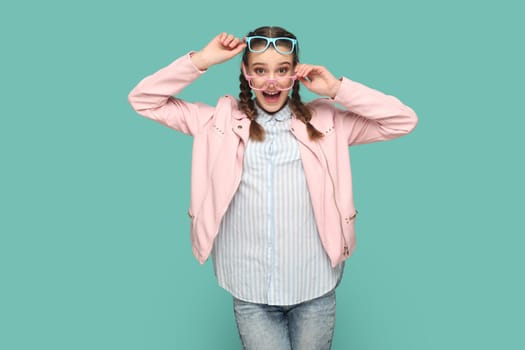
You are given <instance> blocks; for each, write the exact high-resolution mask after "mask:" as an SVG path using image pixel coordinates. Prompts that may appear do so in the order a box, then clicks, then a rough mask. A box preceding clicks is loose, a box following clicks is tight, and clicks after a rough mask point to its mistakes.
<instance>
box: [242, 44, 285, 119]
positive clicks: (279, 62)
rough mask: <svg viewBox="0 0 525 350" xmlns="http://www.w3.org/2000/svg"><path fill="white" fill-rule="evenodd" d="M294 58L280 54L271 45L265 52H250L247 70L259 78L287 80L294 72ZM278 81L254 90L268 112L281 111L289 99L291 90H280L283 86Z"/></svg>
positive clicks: (258, 101) (259, 101) (258, 100)
mask: <svg viewBox="0 0 525 350" xmlns="http://www.w3.org/2000/svg"><path fill="white" fill-rule="evenodd" d="M293 58H294V56H293V55H283V54H280V53H279V52H277V51H276V50H275V49H274V48H273V47H271V46H270V47H269V48H268V49H267V50H266V51H264V52H259V53H256V52H250V54H249V55H248V66H247V67H246V70H247V73H248V75H251V76H255V77H257V79H258V80H262V79H276V80H277V81H283V80H287V79H286V77H287V76H292V75H293V74H294V67H293ZM277 81H272V82H270V83H269V84H266V85H265V86H264V87H263V90H253V92H254V93H255V98H256V101H257V104H258V105H259V107H261V108H262V109H264V110H265V111H266V112H268V113H275V112H277V111H279V110H280V109H281V108H282V107H283V106H284V105H285V103H286V101H287V99H288V93H289V91H290V90H284V91H281V90H279V89H278V88H279V87H281V88H283V86H277V84H278V82H277ZM252 82H253V80H252Z"/></svg>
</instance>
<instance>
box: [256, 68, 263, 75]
mask: <svg viewBox="0 0 525 350" xmlns="http://www.w3.org/2000/svg"><path fill="white" fill-rule="evenodd" d="M254 71H255V74H258V75H262V74H264V69H263V68H255V69H254Z"/></svg>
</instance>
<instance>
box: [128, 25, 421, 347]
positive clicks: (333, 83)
mask: <svg viewBox="0 0 525 350" xmlns="http://www.w3.org/2000/svg"><path fill="white" fill-rule="evenodd" d="M240 53H242V60H241V65H240V76H239V80H240V93H239V99H235V98H234V97H232V96H223V97H221V98H220V99H219V100H218V102H217V104H216V106H209V105H206V104H203V103H190V102H186V101H183V100H181V99H179V98H176V97H173V96H175V95H177V94H178V93H179V92H180V91H181V90H183V89H184V88H185V87H186V86H187V85H189V84H191V83H192V82H193V81H194V80H196V79H197V78H198V77H199V76H200V75H201V74H204V73H205V72H206V71H207V70H208V69H209V68H210V67H212V66H213V65H216V64H220V63H223V62H225V61H227V60H230V59H231V58H233V57H235V56H236V55H238V54H240ZM301 84H302V85H304V86H305V87H306V88H307V89H308V90H310V91H312V92H313V93H315V94H317V95H319V96H321V97H323V98H318V99H315V100H313V101H311V102H309V103H307V104H305V103H303V102H302V101H301V97H300V94H299V88H300V85H301ZM254 95H255V97H254ZM129 102H130V104H131V105H132V107H133V108H134V109H135V111H137V112H138V113H139V114H141V115H143V116H145V117H147V118H150V119H153V120H155V121H157V122H160V123H162V124H164V125H166V126H168V127H170V128H173V129H175V130H178V131H180V132H183V133H186V134H189V135H192V136H193V137H194V143H193V157H192V159H193V161H192V177H191V201H190V206H189V210H188V214H189V216H190V218H191V240H192V249H193V253H194V255H195V257H196V258H197V259H198V260H199V262H200V263H201V264H202V263H204V262H205V261H206V260H207V258H208V257H209V256H210V255H212V256H213V263H214V270H215V274H216V276H217V280H218V283H219V285H220V286H221V287H222V288H224V289H226V290H227V291H228V292H230V293H231V294H232V296H233V303H234V314H235V319H236V321H237V326H238V330H239V334H240V338H241V342H242V344H243V347H244V348H245V349H272V350H278V349H301V350H303V349H315V350H319V349H330V347H331V343H332V338H333V331H334V325H335V289H336V287H337V285H338V283H339V281H340V279H341V276H342V273H343V266H344V260H345V259H347V258H348V257H349V256H350V255H351V254H352V252H353V249H354V248H355V233H354V221H355V217H356V215H357V210H356V209H355V207H354V201H353V195H352V177H351V171H350V160H349V147H348V146H350V145H355V144H362V143H368V142H375V141H383V140H389V139H393V138H396V137H399V136H402V135H405V134H407V133H409V132H411V131H412V130H413V129H414V127H415V126H416V123H417V116H416V114H415V113H414V111H413V110H412V109H411V108H409V107H407V106H406V105H404V104H403V103H402V102H400V101H399V100H398V99H397V98H395V97H393V96H389V95H385V94H383V93H381V92H379V91H377V90H373V89H371V88H369V87H366V86H364V85H362V84H360V83H357V82H355V81H352V80H350V79H348V78H345V77H343V78H341V79H337V78H335V77H334V76H333V75H332V74H331V73H330V72H329V71H328V70H327V69H326V68H325V67H323V66H317V65H309V64H301V63H299V45H298V42H297V38H296V37H295V36H294V35H293V34H292V33H290V32H288V31H286V30H285V29H283V28H280V27H260V28H257V29H256V30H254V31H253V32H250V33H248V35H247V36H246V37H245V38H244V39H243V40H241V39H239V38H236V37H234V36H233V35H231V34H227V33H221V34H219V35H218V36H216V37H215V38H213V39H212V40H211V41H210V42H209V43H208V44H207V45H206V46H205V47H204V48H203V49H202V50H200V51H198V52H189V53H188V54H186V55H184V56H182V57H180V58H178V59H177V60H175V61H174V62H173V63H171V64H170V65H168V66H167V67H165V68H163V69H161V70H159V71H158V72H156V73H154V74H153V75H151V76H149V77H146V78H145V79H143V80H142V81H141V82H140V83H139V84H138V85H137V86H136V87H135V88H134V89H133V90H132V91H131V93H130V94H129ZM335 103H338V104H340V105H341V106H343V107H344V109H342V108H340V107H336V106H335V105H334V104H335Z"/></svg>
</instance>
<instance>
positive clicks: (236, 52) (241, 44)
mask: <svg viewBox="0 0 525 350" xmlns="http://www.w3.org/2000/svg"><path fill="white" fill-rule="evenodd" d="M245 47H246V43H239V45H237V47H235V48H234V49H233V53H234V54H235V55H237V54H239V53H240V52H241V51H242V50H244V48H245Z"/></svg>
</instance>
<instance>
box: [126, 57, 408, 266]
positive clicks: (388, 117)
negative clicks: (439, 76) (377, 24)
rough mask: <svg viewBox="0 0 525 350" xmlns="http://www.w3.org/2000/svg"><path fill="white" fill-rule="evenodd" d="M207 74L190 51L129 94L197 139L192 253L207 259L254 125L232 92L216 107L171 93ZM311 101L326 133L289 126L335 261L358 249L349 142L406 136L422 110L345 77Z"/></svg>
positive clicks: (151, 114) (137, 105) (139, 106)
mask: <svg viewBox="0 0 525 350" xmlns="http://www.w3.org/2000/svg"><path fill="white" fill-rule="evenodd" d="M203 73H204V72H203V71H200V70H198V69H197V68H196V67H195V66H194V65H193V63H192V62H191V60H190V56H189V54H186V55H184V56H182V57H180V58H178V59H177V60H175V61H174V62H173V63H171V64H170V65H168V66H167V67H165V68H162V69H160V70H159V71H158V72H156V73H154V74H152V75H150V76H148V77H146V78H144V79H143V80H142V81H141V82H140V83H139V84H138V85H137V86H136V87H135V88H134V89H133V90H132V91H131V92H130V94H129V96H128V99H129V103H130V104H131V106H132V107H133V108H134V110H135V111H136V112H137V113H139V114H141V115H143V116H145V117H147V118H150V119H153V120H155V121H157V122H159V123H162V124H164V125H166V126H168V127H170V128H173V129H175V130H178V131H180V132H183V133H185V134H188V135H192V136H193V137H194V139H193V155H192V173H191V200H190V206H189V210H188V214H189V216H190V218H191V241H192V250H193V254H194V255H195V257H196V258H197V260H198V261H199V262H200V263H201V264H203V263H204V262H205V261H206V260H207V258H208V257H209V255H210V252H211V249H212V247H213V242H214V239H215V237H216V235H217V233H218V230H219V225H220V222H221V220H222V217H223V215H224V213H225V212H226V210H227V208H228V205H229V204H230V201H231V200H232V198H233V195H234V194H235V191H236V190H237V188H238V186H239V183H240V180H241V174H242V166H243V154H244V149H245V146H246V144H247V141H248V135H249V129H250V128H249V126H250V120H249V119H248V117H247V116H246V115H244V114H243V113H242V112H241V111H239V109H238V108H237V100H236V99H235V98H234V97H232V96H228V95H227V96H223V97H221V98H220V99H219V100H218V102H217V105H216V106H209V105H206V104H203V103H189V102H186V101H183V100H181V99H178V98H176V97H173V96H174V95H177V94H178V93H179V92H181V91H182V90H183V89H184V88H185V87H186V86H187V85H189V84H191V83H192V82H193V81H194V80H196V79H197V78H198V77H199V76H200V75H201V74H203ZM334 102H337V103H338V104H340V105H341V106H343V107H344V108H345V109H346V110H343V109H340V108H337V107H336V106H334ZM309 105H310V106H311V107H312V109H313V111H314V113H313V117H312V120H311V123H312V124H313V125H314V126H315V128H316V129H317V130H319V131H321V132H322V133H324V137H323V138H321V139H320V141H311V140H310V139H309V138H308V134H307V131H306V126H305V124H303V123H302V122H301V121H299V120H298V119H295V118H292V122H291V127H290V131H291V132H292V134H293V135H294V136H295V137H296V138H297V141H298V142H299V147H300V152H301V159H302V162H303V167H304V172H305V176H306V180H307V184H308V189H309V192H310V198H311V201H312V206H313V212H314V215H315V221H316V223H317V227H318V229H319V236H320V239H321V242H322V244H323V247H324V249H325V251H326V253H327V255H328V257H329V258H330V261H331V263H332V266H336V265H337V264H339V263H340V262H342V261H343V260H345V259H346V258H348V257H349V256H350V255H351V254H352V252H353V250H354V248H355V231H354V219H355V217H356V214H357V211H356V209H355V207H354V200H353V193H352V174H351V170H350V154H349V147H348V146H349V145H355V144H363V143H369V142H375V141H384V140H389V139H393V138H396V137H399V136H402V135H405V134H408V133H409V132H411V131H412V130H413V129H414V127H415V126H416V124H417V116H416V114H415V112H414V111H413V110H412V109H411V108H410V107H408V106H405V105H404V104H403V103H402V102H400V101H399V100H398V99H397V98H395V97H393V96H389V95H385V94H383V93H382V92H379V91H377V90H373V89H371V88H369V87H366V86H364V85H362V84H360V83H357V82H354V81H351V80H349V79H347V78H342V83H341V87H340V89H339V91H338V93H337V95H336V96H335V98H334V99H329V98H319V99H315V100H314V101H312V102H310V104H309Z"/></svg>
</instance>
